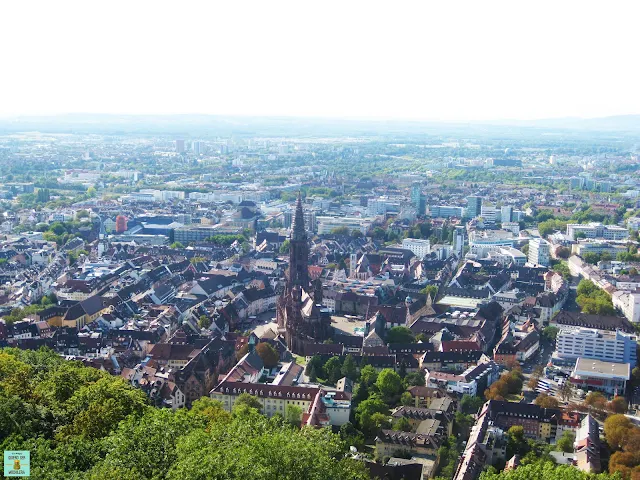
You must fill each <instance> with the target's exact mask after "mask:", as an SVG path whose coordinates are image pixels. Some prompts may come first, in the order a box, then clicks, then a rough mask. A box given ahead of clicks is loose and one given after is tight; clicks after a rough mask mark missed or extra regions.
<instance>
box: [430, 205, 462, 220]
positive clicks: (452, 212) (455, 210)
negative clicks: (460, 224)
mask: <svg viewBox="0 0 640 480" xmlns="http://www.w3.org/2000/svg"><path fill="white" fill-rule="evenodd" d="M429 213H430V214H431V216H432V217H439V218H450V217H457V218H462V213H463V209H462V207H454V206H453V205H433V206H430V207H429Z"/></svg>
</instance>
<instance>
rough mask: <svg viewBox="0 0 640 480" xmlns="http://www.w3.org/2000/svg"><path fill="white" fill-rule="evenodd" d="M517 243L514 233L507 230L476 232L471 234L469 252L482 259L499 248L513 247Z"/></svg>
mask: <svg viewBox="0 0 640 480" xmlns="http://www.w3.org/2000/svg"><path fill="white" fill-rule="evenodd" d="M515 241H516V238H515V237H514V235H513V233H511V232H507V231H505V230H475V231H473V232H471V233H470V234H469V251H470V252H471V253H472V254H474V255H478V257H479V258H482V257H484V256H485V255H486V254H487V253H488V252H489V251H491V250H495V249H496V248H498V247H513V244H514V242H515Z"/></svg>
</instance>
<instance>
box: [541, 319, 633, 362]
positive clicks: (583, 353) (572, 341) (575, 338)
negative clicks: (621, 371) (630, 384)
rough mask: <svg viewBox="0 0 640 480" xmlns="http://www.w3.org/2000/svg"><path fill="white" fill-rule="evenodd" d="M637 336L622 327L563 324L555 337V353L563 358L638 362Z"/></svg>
mask: <svg viewBox="0 0 640 480" xmlns="http://www.w3.org/2000/svg"><path fill="white" fill-rule="evenodd" d="M637 343H638V337H637V336H636V335H633V334H631V333H625V332H622V331H620V330H617V331H615V332H610V331H607V330H598V329H595V328H584V327H573V326H561V327H560V331H559V332H558V336H557V337H556V351H555V354H554V356H555V357H557V358H560V359H563V360H570V359H576V358H592V359H595V360H601V361H603V362H620V363H628V364H630V365H631V367H632V368H633V367H635V366H636V362H637V359H636V346H637Z"/></svg>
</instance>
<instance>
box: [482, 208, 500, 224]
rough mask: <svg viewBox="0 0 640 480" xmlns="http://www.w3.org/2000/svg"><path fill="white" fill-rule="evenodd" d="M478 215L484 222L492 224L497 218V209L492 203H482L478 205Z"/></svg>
mask: <svg viewBox="0 0 640 480" xmlns="http://www.w3.org/2000/svg"><path fill="white" fill-rule="evenodd" d="M480 216H481V217H482V219H483V220H484V223H485V224H494V223H496V220H497V219H498V210H497V209H496V207H494V206H493V205H482V207H480Z"/></svg>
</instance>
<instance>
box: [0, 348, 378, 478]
mask: <svg viewBox="0 0 640 480" xmlns="http://www.w3.org/2000/svg"><path fill="white" fill-rule="evenodd" d="M252 400H253V398H249V399H246V400H245V401H242V402H239V403H238V405H237V406H236V407H235V408H234V412H233V413H229V412H226V411H224V410H223V409H222V406H221V404H220V403H219V402H216V401H213V400H211V399H209V398H206V397H205V398H202V399H200V400H198V401H196V402H195V403H194V405H193V408H192V409H191V410H184V409H183V410H178V411H172V410H168V409H157V408H154V407H151V406H149V405H148V404H147V399H146V396H145V394H144V393H143V392H142V391H140V390H137V389H134V388H133V387H131V386H130V385H129V384H128V383H127V382H125V381H124V380H123V379H121V378H119V377H113V376H111V375H109V374H107V373H105V372H101V371H99V370H96V369H93V368H88V367H84V366H83V365H82V364H80V363H78V362H67V361H64V360H62V359H61V358H60V357H58V356H57V355H56V354H55V353H53V352H52V351H50V350H45V349H43V350H40V351H37V352H31V351H21V350H16V349H5V350H2V351H0V444H1V448H2V449H4V450H30V451H31V474H32V477H33V478H37V479H46V480H49V479H51V480H54V479H55V480H58V479H63V478H64V479H71V480H85V479H86V480H110V479H113V480H116V479H117V480H143V479H145V480H146V479H158V480H159V479H169V480H172V479H181V480H182V479H194V480H200V479H202V480H206V479H223V478H224V479H236V478H237V479H243V478H247V476H248V474H250V476H252V477H255V478H262V479H273V480H276V479H300V478H307V479H343V478H349V479H365V478H368V476H367V474H366V473H365V470H364V466H363V465H362V464H361V463H359V462H356V461H354V460H350V459H345V458H344V453H345V451H346V447H347V445H346V443H345V442H343V440H342V439H341V437H340V436H338V435H335V434H332V433H331V432H330V431H329V430H326V429H312V428H303V429H299V428H297V427H294V426H292V425H291V424H290V423H289V422H288V421H287V420H286V419H285V418H283V417H281V416H275V417H273V418H271V419H267V418H266V417H264V416H263V415H261V414H260V413H259V412H258V410H257V409H255V408H253V407H254V406H255V403H254V402H252ZM297 415H299V412H288V416H290V417H292V418H293V417H297Z"/></svg>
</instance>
